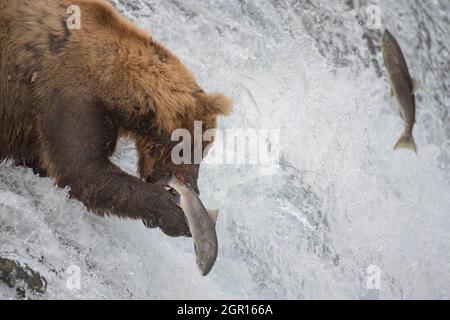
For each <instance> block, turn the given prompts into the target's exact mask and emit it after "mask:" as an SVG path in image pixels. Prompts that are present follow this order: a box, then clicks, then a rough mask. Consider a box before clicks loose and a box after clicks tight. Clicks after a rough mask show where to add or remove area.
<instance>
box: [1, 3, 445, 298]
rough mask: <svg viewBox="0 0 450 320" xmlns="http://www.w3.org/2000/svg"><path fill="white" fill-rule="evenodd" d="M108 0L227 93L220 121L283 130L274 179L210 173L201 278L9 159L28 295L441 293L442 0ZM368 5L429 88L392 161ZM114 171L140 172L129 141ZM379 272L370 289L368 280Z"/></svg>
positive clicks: (9, 240)
mask: <svg viewBox="0 0 450 320" xmlns="http://www.w3.org/2000/svg"><path fill="white" fill-rule="evenodd" d="M112 2H113V4H114V5H116V7H117V8H118V9H119V10H120V11H121V12H122V13H123V14H125V15H126V16H128V17H129V18H130V19H132V20H135V21H136V22H137V23H138V24H139V25H141V26H142V27H143V28H145V29H147V30H149V31H150V32H151V33H152V35H153V36H154V37H155V39H157V40H159V41H160V42H162V43H164V44H166V45H167V47H168V48H170V49H171V50H172V51H173V52H174V53H175V54H176V55H178V56H179V57H180V58H181V59H182V60H183V61H184V62H185V63H186V64H187V65H188V66H189V68H191V69H192V70H193V72H194V73H195V74H196V76H197V78H198V80H199V83H200V84H201V85H202V86H203V87H204V89H205V90H207V91H221V92H224V93H225V94H227V95H229V96H231V97H232V98H233V100H234V108H235V111H234V113H233V114H232V115H231V116H230V117H228V118H226V119H221V120H220V124H219V125H220V128H222V129H224V128H255V129H279V130H280V158H281V161H280V169H279V170H278V172H277V173H276V174H274V175H261V174H260V169H259V168H258V167H255V166H229V165H228V166H227V165H207V166H203V167H202V172H201V178H200V189H201V190H202V198H203V201H204V202H205V204H206V205H207V207H219V208H220V210H221V216H220V218H219V222H218V225H217V230H218V238H219V241H220V253H219V258H218V260H217V263H216V266H215V268H214V270H213V271H212V273H211V274H210V276H208V277H206V278H202V277H200V276H199V274H198V272H197V270H196V266H195V257H194V254H193V245H192V240H190V239H172V238H168V237H165V236H164V235H163V234H162V233H161V232H160V231H158V230H148V229H146V228H145V227H144V226H143V225H142V223H140V222H137V221H125V220H119V219H113V218H108V219H103V218H100V217H97V216H95V215H92V214H90V213H88V212H87V211H86V209H85V208H84V207H83V206H82V204H80V203H79V202H76V201H74V200H71V199H69V198H68V191H67V190H61V189H57V188H56V187H55V186H54V185H53V183H52V181H51V180H50V179H42V178H39V177H37V176H35V175H33V173H32V172H31V170H28V169H24V168H17V167H13V166H12V165H11V164H3V165H1V166H0V253H1V255H2V256H3V257H9V258H11V259H16V260H18V261H20V262H21V263H23V264H27V265H29V266H30V267H32V268H33V269H35V270H36V271H39V272H40V273H41V275H42V276H44V277H45V278H46V279H47V281H48V289H47V292H46V293H45V294H44V295H43V296H39V295H37V296H33V298H38V299H39V298H45V299H47V298H83V299H86V298H106V299H108V298H119V299H137V298H156V299H199V298H208V299H209V298H211V299H219V298H230V299H235V298H256V299H259V298H287V299H319V298H326V299H366V298H370V299H373V298H374V299H376V298H380V299H413V298H425V299H434V298H436V299H444V298H447V299H448V298H450V197H449V194H450V126H449V120H450V119H449V117H450V115H449V105H450V93H449V89H450V77H449V75H450V62H449V61H450V59H449V51H450V41H449V38H448V34H450V21H449V18H448V15H449V13H450V3H449V2H448V1H447V0H440V1H438V0H434V1H426V2H422V1H419V0H416V1H410V0H402V1H388V0H385V1H352V0H346V1H333V2H330V1H325V0H319V1H314V2H312V1H309V0H298V1H294V0H289V1H288V0H265V1H257V0H208V1H200V0H183V1H181V0H170V1H157V0H136V1H132V0H115V1H112ZM369 4H376V5H378V6H379V8H380V13H381V23H382V24H381V27H382V28H383V29H384V28H389V29H390V30H391V32H392V33H393V34H394V35H396V36H397V38H398V40H399V42H400V43H401V45H402V47H403V49H404V51H405V54H406V56H407V60H408V62H409V65H410V69H411V73H412V74H413V75H414V76H415V77H416V78H418V79H419V80H420V81H421V82H422V84H423V85H422V89H421V91H420V93H419V95H418V97H417V105H418V111H417V113H418V114H417V125H416V130H415V139H416V142H417V144H418V148H419V154H418V155H417V156H416V155H414V154H413V153H410V152H407V151H399V152H394V151H393V145H394V144H395V142H396V141H397V139H398V138H399V136H400V134H401V132H402V129H403V125H402V121H401V119H400V117H399V115H398V110H397V106H396V104H395V103H394V101H393V100H392V99H391V97H390V94H389V91H390V90H389V85H388V82H387V79H386V76H385V71H384V65H383V63H382V58H381V53H380V49H379V46H378V43H379V39H380V36H381V33H382V30H371V29H369V28H368V27H367V24H366V22H367V21H368V16H367V13H366V9H367V7H368V5H369ZM115 162H117V163H119V164H120V165H121V167H122V168H124V169H126V170H128V171H130V172H133V171H134V170H135V167H136V157H135V154H134V149H133V146H132V145H130V144H129V143H128V142H122V143H121V144H120V148H119V150H118V152H117V154H116V156H115ZM71 266H72V267H73V266H77V267H79V268H80V271H81V289H79V290H71V289H70V287H71V286H70V285H69V286H67V279H68V278H69V274H68V273H66V270H67V269H70V267H71ZM368 268H369V271H370V272H373V271H375V273H372V274H368ZM370 272H369V273H370ZM378 273H379V275H380V283H379V285H380V287H379V290H377V289H376V288H374V287H373V286H371V285H369V286H368V285H367V283H368V282H369V284H373V282H371V281H370V280H371V279H376V276H377V275H378ZM376 282H377V281H375V284H377V283H376ZM13 296H14V292H13V291H11V290H9V289H7V288H6V287H3V286H2V285H0V298H11V297H13Z"/></svg>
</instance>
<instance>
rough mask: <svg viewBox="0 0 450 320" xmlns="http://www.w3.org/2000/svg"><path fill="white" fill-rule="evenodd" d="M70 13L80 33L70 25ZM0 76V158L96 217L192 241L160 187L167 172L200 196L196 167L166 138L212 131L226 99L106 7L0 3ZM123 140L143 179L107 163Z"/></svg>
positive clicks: (23, 0) (63, 1)
mask: <svg viewBox="0 0 450 320" xmlns="http://www.w3.org/2000/svg"><path fill="white" fill-rule="evenodd" d="M74 5H75V6H78V7H77V8H79V9H80V14H81V15H80V28H70V27H69V25H68V23H67V21H68V18H69V17H70V16H69V13H68V8H69V7H70V6H74ZM0 68H1V70H0V161H3V160H5V159H6V160H7V159H12V160H14V162H15V163H17V164H19V165H25V166H29V167H31V168H33V169H34V170H35V172H38V173H40V174H41V175H45V176H50V177H51V178H53V179H54V181H55V182H56V184H57V185H58V186H60V187H66V186H68V187H70V190H71V191H70V192H71V195H72V196H74V197H75V198H77V199H79V200H80V201H82V202H83V203H84V204H85V205H86V207H87V208H88V209H89V210H92V211H93V212H95V213H97V214H101V215H114V216H118V217H122V218H132V219H142V220H143V221H144V222H145V224H146V225H147V226H148V227H159V228H161V229H162V230H163V232H165V233H166V234H168V235H170V236H180V235H189V231H188V228H187V225H186V222H185V219H184V215H183V212H182V211H181V209H180V208H179V207H178V205H177V204H176V203H175V202H174V201H173V197H172V196H171V194H170V193H169V192H168V191H167V190H166V188H165V186H164V185H163V184H159V183H157V182H158V181H160V180H161V179H162V178H164V177H165V176H168V175H170V174H175V175H176V176H177V177H179V178H180V179H181V180H182V181H183V182H184V183H185V184H187V185H188V186H190V187H191V188H193V189H194V190H196V191H198V189H197V178H198V171H199V165H198V164H182V165H175V164H174V163H173V162H172V161H171V150H172V148H173V147H174V142H172V141H171V139H170V137H171V133H172V131H173V130H175V129H177V128H183V129H187V130H189V131H190V132H192V131H193V128H194V121H202V122H203V126H204V129H205V130H207V129H211V128H215V127H216V126H217V123H216V122H217V117H218V116H219V115H226V114H228V113H229V112H230V109H231V101H230V100H229V99H228V98H226V97H224V96H223V95H220V94H206V93H205V92H204V91H203V90H202V89H201V88H200V87H199V86H198V84H197V82H196V80H195V78H194V76H193V75H192V74H191V72H190V71H189V70H188V69H187V68H186V67H185V66H184V65H183V64H182V63H181V62H180V61H179V60H178V59H177V58H176V57H175V56H174V55H173V54H172V53H171V52H170V51H169V50H167V49H166V48H164V47H163V46H161V45H160V44H158V43H156V42H155V41H154V40H153V39H152V38H151V36H150V35H148V34H147V33H145V32H143V31H141V30H139V29H138V28H137V27H136V26H135V25H133V24H132V23H131V22H129V21H128V20H126V19H125V18H123V17H121V16H120V15H119V14H118V13H117V12H116V11H115V9H114V8H113V7H112V6H111V5H110V4H108V3H107V2H106V1H105V0H33V1H30V0H0ZM120 137H128V138H131V139H133V140H134V141H135V143H136V148H137V151H138V155H139V174H140V179H138V178H136V177H133V176H131V175H129V174H126V173H125V172H123V171H122V170H121V169H120V168H118V167H117V166H115V165H114V164H112V163H111V161H110V157H111V155H112V154H113V153H114V150H115V147H116V142H117V140H118V138H120ZM204 147H206V145H205V146H204Z"/></svg>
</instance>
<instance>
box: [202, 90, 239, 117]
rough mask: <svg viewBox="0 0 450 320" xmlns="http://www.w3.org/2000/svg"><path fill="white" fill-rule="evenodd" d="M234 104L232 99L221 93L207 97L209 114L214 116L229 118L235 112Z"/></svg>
mask: <svg viewBox="0 0 450 320" xmlns="http://www.w3.org/2000/svg"><path fill="white" fill-rule="evenodd" d="M232 105H233V102H232V101H231V99H230V98H228V97H226V96H224V95H223V94H220V93H214V94H210V95H208V96H207V106H208V107H207V108H208V112H211V113H212V114H214V115H222V116H227V115H229V114H230V113H231V111H232V110H233V107H232Z"/></svg>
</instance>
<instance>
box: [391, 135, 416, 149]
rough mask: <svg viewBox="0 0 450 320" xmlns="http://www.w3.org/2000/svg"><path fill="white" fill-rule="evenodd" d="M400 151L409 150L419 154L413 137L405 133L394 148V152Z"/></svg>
mask: <svg viewBox="0 0 450 320" xmlns="http://www.w3.org/2000/svg"><path fill="white" fill-rule="evenodd" d="M399 149H408V150H411V151H414V152H415V153H416V154H417V147H416V143H415V142H414V138H413V136H412V135H410V134H406V133H404V134H403V135H402V136H401V137H400V140H398V142H397V144H396V145H395V147H394V150H399Z"/></svg>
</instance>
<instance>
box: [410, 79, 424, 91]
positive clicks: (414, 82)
mask: <svg viewBox="0 0 450 320" xmlns="http://www.w3.org/2000/svg"><path fill="white" fill-rule="evenodd" d="M421 86H422V84H421V83H420V81H419V80H416V79H412V87H413V89H412V90H413V91H412V93H413V94H416V93H417V92H418V91H419V90H420V87H421Z"/></svg>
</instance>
